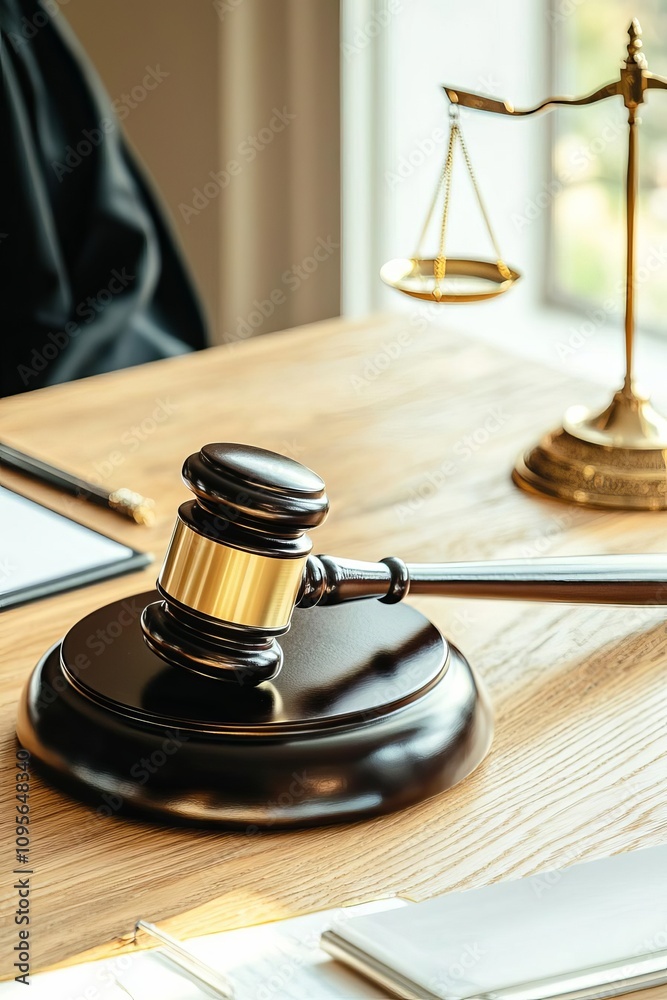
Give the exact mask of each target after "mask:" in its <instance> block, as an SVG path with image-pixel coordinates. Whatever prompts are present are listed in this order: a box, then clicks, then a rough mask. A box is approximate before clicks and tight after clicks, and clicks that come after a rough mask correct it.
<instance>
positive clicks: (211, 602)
mask: <svg viewBox="0 0 667 1000" xmlns="http://www.w3.org/2000/svg"><path fill="white" fill-rule="evenodd" d="M306 559H307V556H305V555H304V556H303V557H299V558H298V559H285V558H283V559H280V558H275V557H269V556H261V555H257V554H256V553H254V552H245V551H244V550H243V549H234V548H232V547H231V546H227V545H224V544H223V543H221V542H215V541H211V540H210V539H209V538H205V537H204V536H203V535H200V534H198V533H197V532H196V531H194V530H193V529H192V528H190V527H189V526H188V525H187V524H185V523H184V522H183V521H181V520H180V518H179V519H178V520H177V521H176V527H175V528H174V534H173V536H172V539H171V543H170V545H169V549H168V550H167V555H166V557H165V561H164V566H163V567H162V571H161V573H160V576H159V579H158V583H159V585H160V587H161V589H162V590H163V591H164V593H165V594H166V595H167V596H168V597H173V598H174V600H175V601H178V602H179V603H180V604H183V605H185V607H186V608H191V609H192V610H193V611H198V612H200V613H201V614H204V615H208V616H209V617H210V618H216V619H218V620H219V621H223V622H233V623H234V624H236V625H248V626H251V627H253V628H267V629H274V628H286V627H287V625H289V622H290V619H291V617H292V611H293V609H294V603H295V601H296V597H297V594H298V591H299V586H300V584H301V578H302V576H303V570H304V566H305V564H306Z"/></svg>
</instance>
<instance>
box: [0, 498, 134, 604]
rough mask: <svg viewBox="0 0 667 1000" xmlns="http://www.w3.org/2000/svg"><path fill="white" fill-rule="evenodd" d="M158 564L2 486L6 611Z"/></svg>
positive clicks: (1, 575) (1, 596)
mask: <svg viewBox="0 0 667 1000" xmlns="http://www.w3.org/2000/svg"><path fill="white" fill-rule="evenodd" d="M152 558H153V557H152V556H151V555H148V554H146V553H143V552H137V551H136V550H135V549H132V548H129V546H127V545H122V544H121V543H120V542H116V541H114V540H113V539H112V538H107V536H106V535H102V534H100V532H98V531H94V530H93V529H92V528H86V527H85V526H84V525H83V524H78V523H77V522H76V521H72V520H71V519H70V518H69V517H65V516H64V514H58V513H57V512H56V511H54V510H49V508H48V507H43V506H42V505H41V504H38V503H36V502H35V501H34V500H29V499H28V498H27V497H24V496H21V495H20V494H19V493H14V491H13V490H9V489H6V488H5V487H3V486H0V609H3V608H10V607H13V606H15V605H17V604H23V603H25V602H26V601H32V600H35V599H36V598H38V597H46V596H49V595H51V594H56V593H58V592H59V591H62V590H69V589H71V588H73V587H81V586H83V585H85V584H89V583H96V582H97V581H98V580H104V579H106V578H107V577H110V576H118V575H119V574H121V573H129V572H130V571H132V570H136V569H141V568H143V567H144V566H147V565H148V564H149V563H150V562H152Z"/></svg>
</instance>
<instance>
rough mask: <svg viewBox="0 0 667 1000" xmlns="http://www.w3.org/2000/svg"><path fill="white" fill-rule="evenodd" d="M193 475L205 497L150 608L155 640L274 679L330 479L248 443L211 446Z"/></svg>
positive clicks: (190, 481) (148, 631) (192, 511)
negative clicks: (311, 534) (325, 480)
mask: <svg viewBox="0 0 667 1000" xmlns="http://www.w3.org/2000/svg"><path fill="white" fill-rule="evenodd" d="M183 479H184V481H185V483H186V485H187V486H189V488H190V489H191V490H192V492H193V493H194V495H195V499H194V500H190V501H188V502H186V503H184V504H182V505H181V507H180V508H179V510H178V517H177V520H176V526H175V528H174V533H173V535H172V539H171V542H170V544H169V548H168V550H167V554H166V557H165V560H164V564H163V566H162V570H161V572H160V575H159V577H158V581H157V588H158V591H159V593H160V596H161V598H162V600H161V601H159V602H157V603H155V604H150V605H148V607H147V608H145V610H144V612H143V615H142V619H141V625H142V629H143V633H144V638H145V641H146V642H147V644H148V645H149V647H150V648H151V649H152V650H153V652H155V653H157V655H158V656H160V657H162V659H164V660H166V661H167V662H168V663H172V664H175V665H178V666H181V667H185V668H187V669H188V670H191V671H194V672H195V673H199V674H204V675H206V676H208V677H215V678H218V679H220V680H223V681H231V682H234V683H236V684H244V685H247V684H250V685H256V684H259V683H261V682H262V681H265V680H270V679H271V678H272V677H275V676H276V674H277V673H278V671H279V670H280V667H281V665H282V650H281V648H280V645H279V644H278V642H277V637H278V636H280V635H282V634H283V633H284V632H286V631H287V630H288V628H289V625H290V620H291V617H292V611H293V610H294V606H295V604H296V602H297V599H298V596H299V591H300V588H301V584H302V579H303V574H304V567H305V564H306V560H307V558H308V555H309V553H310V551H311V548H312V544H311V541H310V538H309V537H308V535H307V531H308V529H310V528H314V527H316V526H317V525H318V524H321V522H322V521H323V520H324V519H325V517H326V516H327V513H328V510H329V503H328V500H327V496H326V492H325V486H324V483H323V482H322V480H321V479H320V477H319V476H318V475H316V474H315V473H314V472H312V471H311V470H310V469H308V468H306V467H305V466H303V465H301V464H299V463H298V462H295V461H293V460H292V459H289V458H284V457H283V456H281V455H277V454H275V453H273V452H270V451H264V450H263V449H261V448H253V447H250V446H246V445H238V444H208V445H205V446H204V447H203V448H202V449H201V451H200V452H199V453H198V454H195V455H190V457H189V458H188V459H187V460H186V461H185V464H184V466H183Z"/></svg>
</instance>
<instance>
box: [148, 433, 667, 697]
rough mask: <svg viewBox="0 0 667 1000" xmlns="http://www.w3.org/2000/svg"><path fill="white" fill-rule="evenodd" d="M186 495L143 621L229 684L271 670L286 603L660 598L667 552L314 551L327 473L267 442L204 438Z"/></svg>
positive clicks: (151, 641)
mask: <svg viewBox="0 0 667 1000" xmlns="http://www.w3.org/2000/svg"><path fill="white" fill-rule="evenodd" d="M183 479H184V481H185V483H186V485H187V486H188V487H189V488H190V489H191V490H192V492H193V493H194V495H195V499H194V500H190V501H188V502H186V503H184V504H182V505H181V507H180V508H179V511H178V519H177V521H176V527H175V529H174V533H173V536H172V539H171V543H170V545H169V548H168V551H167V554H166V558H165V561H164V565H163V567H162V570H161V573H160V576H159V578H158V582H157V589H158V592H159V594H160V596H161V597H162V600H161V601H159V602H156V603H152V604H149V605H148V606H147V607H146V609H145V611H144V613H143V616H142V619H141V624H142V629H143V632H144V637H145V640H146V642H147V643H148V645H149V647H150V648H151V649H152V650H153V651H154V652H155V653H157V654H158V655H159V656H160V657H162V658H163V659H164V660H166V661H167V662H168V663H172V664H177V665H179V666H182V667H185V668H187V669H188V670H191V671H194V672H195V673H199V674H204V675H206V676H208V677H214V678H217V679H219V680H221V681H231V682H234V683H236V684H242V685H244V684H249V685H257V684H260V683H262V682H263V681H266V680H271V679H272V678H274V677H276V676H277V674H278V672H279V671H280V668H281V665H282V661H283V654H282V649H281V647H280V644H279V642H278V637H279V636H281V635H283V634H284V633H286V632H287V630H288V629H289V627H290V621H291V618H292V612H293V610H294V608H295V607H300V608H315V607H316V606H318V605H320V606H327V605H336V604H342V603H344V602H347V601H358V600H362V599H367V598H376V599H378V600H379V601H381V602H382V603H384V604H395V603H398V602H399V601H402V600H403V599H404V598H405V597H406V596H407V595H408V594H413V595H424V594H428V595H442V596H450V597H477V598H504V599H511V600H522V601H526V600H527V601H560V602H566V603H587V604H620V605H623V604H631V605H632V604H642V605H643V604H656V605H664V604H667V556H664V555H615V556H607V555H604V556H583V557H556V558H534V559H510V560H504V561H495V562H470V563H410V564H406V563H405V562H403V560H402V559H400V558H398V557H396V556H390V557H388V558H385V559H382V560H381V561H380V562H377V563H373V562H362V561H357V560H351V559H340V558H337V557H334V556H328V555H319V556H316V555H312V554H311V549H312V542H311V539H310V538H309V536H308V534H307V532H308V530H309V529H311V528H315V527H317V526H318V525H319V524H321V523H322V522H323V521H324V519H325V518H326V516H327V514H328V511H329V501H328V498H327V495H326V488H325V484H324V482H323V481H322V479H321V478H320V477H319V476H318V475H317V474H316V473H315V472H313V471H312V470H311V469H308V468H306V467H305V466H304V465H301V464H300V463H298V462H296V461H294V460H292V459H289V458H285V457H283V456H282V455H278V454H275V453H274V452H270V451H265V450H263V449H260V448H253V447H249V446H244V445H239V444H208V445H205V446H204V447H203V448H202V449H201V451H200V452H199V453H198V454H195V455H191V456H190V457H189V458H188V459H187V460H186V461H185V464H184V466H183Z"/></svg>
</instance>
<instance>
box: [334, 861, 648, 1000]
mask: <svg viewBox="0 0 667 1000" xmlns="http://www.w3.org/2000/svg"><path fill="white" fill-rule="evenodd" d="M332 930H333V933H331V934H327V935H325V939H324V945H325V947H326V948H331V951H332V954H335V955H338V956H339V957H340V958H341V959H343V960H345V961H348V960H349V961H350V964H351V965H352V967H356V968H360V967H361V968H365V969H366V971H367V973H368V974H370V975H373V974H375V975H376V978H377V981H379V982H384V983H385V984H388V983H389V984H392V985H393V988H394V989H396V991H397V993H398V995H399V996H402V997H408V998H412V997H418V998H435V1000H463V998H470V997H475V998H477V997H480V996H481V997H484V998H496V997H498V998H500V997H503V998H504V997H508V998H509V997H516V998H517V1000H519V998H520V1000H538V998H542V997H554V996H563V995H567V996H568V997H572V998H576V1000H579V998H582V1000H583V998H587V997H603V996H604V997H609V996H618V995H620V993H621V992H623V990H621V989H618V988H614V989H611V988H610V987H611V986H612V985H614V984H621V985H622V984H623V982H624V981H625V983H626V985H627V980H628V979H629V978H630V977H631V976H633V975H634V976H637V975H638V974H640V973H644V972H645V973H646V974H648V975H652V976H653V982H651V981H648V982H647V983H646V985H653V983H659V982H663V983H665V982H667V846H660V847H653V848H647V849H645V850H640V851H634V852H631V853H627V854H619V855H615V856H613V857H611V858H604V859H602V860H600V861H593V862H588V863H586V864H579V865H574V866H573V867H571V868H565V869H562V870H560V871H551V872H545V873H543V874H541V875H535V876H532V877H531V878H524V879H517V880H514V881H510V882H499V883H496V884H494V885H490V886H485V887H484V888H481V889H472V890H469V891H467V892H452V893H448V894H446V895H443V896H438V897H435V898H434V899H430V900H428V901H427V902H424V903H413V904H412V905H410V906H409V907H408V908H407V909H405V910H395V911H391V912H387V913H375V914H369V915H366V916H363V917H359V918H357V919H355V920H351V921H349V922H348V923H346V924H345V925H344V926H342V927H338V928H333V929H332ZM346 952H347V955H346ZM610 967H614V968H613V969H612V971H611V973H605V972H604V971H603V970H605V969H609V968H610ZM545 983H551V984H552V986H551V987H545V985H544V984H545ZM566 987H567V993H566ZM517 988H518V989H517ZM635 988H637V987H635ZM503 991H505V992H503Z"/></svg>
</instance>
